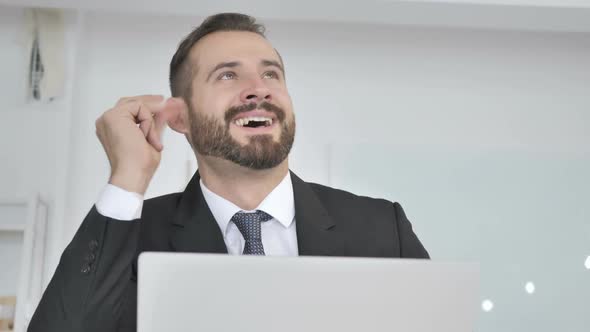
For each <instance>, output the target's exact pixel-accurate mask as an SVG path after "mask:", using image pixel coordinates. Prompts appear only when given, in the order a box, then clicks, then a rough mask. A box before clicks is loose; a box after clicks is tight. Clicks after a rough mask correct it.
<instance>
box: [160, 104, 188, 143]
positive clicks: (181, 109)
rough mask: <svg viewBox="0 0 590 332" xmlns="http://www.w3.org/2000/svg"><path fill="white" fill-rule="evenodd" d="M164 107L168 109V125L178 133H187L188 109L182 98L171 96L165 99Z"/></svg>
mask: <svg viewBox="0 0 590 332" xmlns="http://www.w3.org/2000/svg"><path fill="white" fill-rule="evenodd" d="M166 108H167V109H168V114H167V121H168V126H169V127H170V128H172V130H174V131H176V132H178V133H180V134H184V135H186V134H188V133H189V132H190V122H189V115H188V112H190V111H189V109H188V106H187V105H186V103H185V102H184V99H182V98H178V97H172V98H170V99H168V100H167V101H166Z"/></svg>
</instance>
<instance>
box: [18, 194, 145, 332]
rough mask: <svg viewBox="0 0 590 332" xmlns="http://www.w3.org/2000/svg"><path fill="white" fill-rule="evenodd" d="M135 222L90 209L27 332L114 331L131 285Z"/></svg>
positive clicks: (136, 221)
mask: <svg viewBox="0 0 590 332" xmlns="http://www.w3.org/2000/svg"><path fill="white" fill-rule="evenodd" d="M139 226H140V222H139V221H138V220H135V221H121V220H115V219H110V218H107V217H105V216H102V215H101V214H99V213H98V211H97V210H96V207H94V206H93V207H92V209H91V210H90V212H89V213H88V215H87V216H86V218H85V219H84V221H83V222H82V225H81V226H80V228H79V229H78V231H77V232H76V234H75V235H74V238H73V240H72V241H71V242H70V244H69V245H68V246H67V247H66V249H65V250H64V252H63V254H62V256H61V259H60V262H59V264H58V267H57V269H56V271H55V273H54V275H53V277H52V279H51V281H50V283H49V285H48V286H47V289H46V290H45V292H44V294H43V297H42V298H41V301H40V302H39V305H38V307H37V309H36V311H35V314H34V315H33V317H32V319H31V322H30V323H29V327H28V331H29V332H40V331H44V332H53V331H60V332H61V331H64V332H67V331H85V332H86V331H116V329H117V323H118V321H119V319H120V316H121V312H122V310H123V309H124V304H125V301H126V300H127V299H126V294H128V289H129V288H130V287H129V285H130V283H131V282H132V276H133V273H132V262H133V260H134V257H135V255H136V248H137V241H138V236H139Z"/></svg>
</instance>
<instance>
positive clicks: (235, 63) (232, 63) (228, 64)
mask: <svg viewBox="0 0 590 332" xmlns="http://www.w3.org/2000/svg"><path fill="white" fill-rule="evenodd" d="M240 64H241V63H240V62H238V61H230V62H220V63H218V64H217V66H215V67H214V68H213V69H211V71H210V72H209V75H207V81H209V79H210V78H211V75H213V73H214V72H216V71H218V70H219V69H221V68H234V67H237V66H239V65H240Z"/></svg>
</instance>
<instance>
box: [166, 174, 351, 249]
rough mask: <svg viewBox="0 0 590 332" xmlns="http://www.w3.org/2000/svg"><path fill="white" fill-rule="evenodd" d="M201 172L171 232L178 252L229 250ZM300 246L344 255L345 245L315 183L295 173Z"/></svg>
mask: <svg viewBox="0 0 590 332" xmlns="http://www.w3.org/2000/svg"><path fill="white" fill-rule="evenodd" d="M199 180H200V175H199V172H198V171H197V172H196V173H195V175H194V176H193V178H192V179H191V181H190V182H189V183H188V185H187V187H186V189H185V191H184V192H183V193H182V196H181V198H180V201H179V203H178V208H177V212H176V215H175V217H174V221H173V222H172V225H171V227H172V230H171V235H170V245H171V247H172V249H173V250H174V251H180V252H203V253H227V248H226V246H225V242H224V240H223V235H222V233H221V231H220V230H219V226H218V224H217V222H216V221H215V218H214V217H213V214H212V213H211V210H209V206H207V203H206V201H205V198H204V197H203V193H202V191H201V186H200V185H199ZM291 181H292V183H293V197H294V200H295V221H296V229H297V246H298V249H299V255H301V256H342V255H344V252H343V251H342V250H343V248H344V246H343V243H342V240H341V239H340V238H339V237H338V229H337V225H336V222H335V221H334V219H333V218H332V217H331V216H330V215H329V214H328V212H327V211H326V209H325V208H324V206H323V205H322V203H321V202H320V200H319V198H318V197H317V194H316V193H315V192H314V191H313V189H312V188H311V186H310V185H309V184H307V183H306V182H304V181H303V180H301V179H300V178H299V177H298V176H297V175H295V173H293V172H291Z"/></svg>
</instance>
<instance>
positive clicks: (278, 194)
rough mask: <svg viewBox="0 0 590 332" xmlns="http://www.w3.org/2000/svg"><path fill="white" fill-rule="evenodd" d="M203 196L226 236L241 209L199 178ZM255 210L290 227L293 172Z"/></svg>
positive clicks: (292, 212) (293, 209) (292, 205)
mask: <svg viewBox="0 0 590 332" xmlns="http://www.w3.org/2000/svg"><path fill="white" fill-rule="evenodd" d="M199 185H200V186H201V191H202V192H203V197H204V198H205V201H206V202H207V205H208V206H209V209H210V210H211V213H212V214H213V217H214V218H215V220H216V221H217V224H218V225H219V229H221V230H222V232H223V235H224V236H225V234H226V232H227V226H228V225H229V222H230V220H231V218H232V217H233V216H234V214H236V213H237V212H239V211H244V212H253V211H245V210H242V209H240V208H239V207H238V206H237V205H235V204H234V203H232V202H230V201H228V200H227V199H225V198H223V197H221V196H219V195H217V194H216V193H214V192H212V191H211V190H209V188H207V187H206V186H205V184H204V183H203V180H202V179H200V180H199ZM254 210H262V211H264V212H266V213H268V214H270V215H271V216H273V218H274V219H276V220H277V221H278V222H279V223H281V225H283V226H284V227H289V226H290V225H291V223H292V222H293V219H294V218H295V199H294V197H293V183H292V182H291V172H287V175H286V176H285V178H284V179H283V180H282V181H281V182H280V183H279V184H278V185H277V186H276V187H275V188H274V189H273V190H272V191H271V192H270V193H269V194H268V196H266V197H265V198H264V200H263V201H262V202H261V203H260V205H258V207H256V208H255V209H254Z"/></svg>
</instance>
